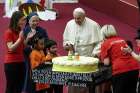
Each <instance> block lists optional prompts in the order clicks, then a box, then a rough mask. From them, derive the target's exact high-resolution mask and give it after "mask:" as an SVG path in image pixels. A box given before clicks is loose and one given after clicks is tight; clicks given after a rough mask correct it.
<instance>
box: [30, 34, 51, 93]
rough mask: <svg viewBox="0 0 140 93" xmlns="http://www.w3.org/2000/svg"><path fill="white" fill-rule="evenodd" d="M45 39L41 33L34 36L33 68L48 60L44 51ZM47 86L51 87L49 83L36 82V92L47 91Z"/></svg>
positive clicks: (44, 92) (31, 61) (31, 60)
mask: <svg viewBox="0 0 140 93" xmlns="http://www.w3.org/2000/svg"><path fill="white" fill-rule="evenodd" d="M44 40H45V39H44V38H43V37H42V36H41V35H39V34H37V35H35V36H34V37H33V43H32V47H33V50H32V52H31V54H30V64H31V69H34V68H36V67H37V66H39V65H40V64H42V63H43V62H45V61H46V57H45V54H44V51H43V50H44V47H45V44H44V43H45V42H44ZM47 88H49V85H48V84H42V83H36V84H35V91H36V92H35V93H46V91H47Z"/></svg>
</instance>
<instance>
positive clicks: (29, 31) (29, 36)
mask: <svg viewBox="0 0 140 93" xmlns="http://www.w3.org/2000/svg"><path fill="white" fill-rule="evenodd" d="M39 21H40V19H39V17H38V15H37V13H35V12H32V13H30V14H29V15H28V16H27V24H26V26H25V28H24V38H25V40H24V41H25V42H24V43H25V45H26V48H25V49H24V57H25V65H26V77H25V78H26V79H25V84H24V88H23V91H28V92H29V93H32V92H33V91H34V90H35V89H34V87H33V86H32V82H31V77H30V64H29V63H30V62H29V55H30V53H31V51H32V47H31V45H32V40H33V36H34V35H36V34H40V35H41V36H42V37H44V38H45V39H46V40H47V39H48V34H47V31H46V30H45V29H43V28H42V27H40V26H39V25H38V24H39Z"/></svg>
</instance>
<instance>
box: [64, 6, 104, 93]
mask: <svg viewBox="0 0 140 93" xmlns="http://www.w3.org/2000/svg"><path fill="white" fill-rule="evenodd" d="M73 17H74V19H72V20H70V21H69V22H67V24H66V27H65V30H64V33H63V47H64V49H65V50H67V51H69V50H72V51H73V52H78V53H79V54H80V56H97V55H98V53H99V46H100V44H99V43H100V41H102V39H103V37H102V34H101V32H100V25H99V24H98V23H97V22H95V21H93V20H92V19H90V18H88V17H86V13H85V11H84V10H83V9H82V8H76V9H74V11H73ZM87 90H88V89H87V88H81V87H69V92H70V93H83V92H84V93H86V92H87ZM85 91H86V92H85Z"/></svg>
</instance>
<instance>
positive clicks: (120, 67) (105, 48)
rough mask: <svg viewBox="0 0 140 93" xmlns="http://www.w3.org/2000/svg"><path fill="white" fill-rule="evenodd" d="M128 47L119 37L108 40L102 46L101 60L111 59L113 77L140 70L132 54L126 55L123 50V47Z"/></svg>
mask: <svg viewBox="0 0 140 93" xmlns="http://www.w3.org/2000/svg"><path fill="white" fill-rule="evenodd" d="M126 46H127V43H126V42H125V40H124V39H122V38H120V37H117V36H116V37H110V38H108V39H106V40H105V41H104V42H103V44H102V45H101V53H100V57H101V60H102V61H103V60H104V59H105V58H107V57H109V58H110V62H111V64H112V74H113V75H116V74H120V73H124V72H127V71H132V70H138V69H139V67H138V62H137V61H136V60H135V59H134V58H133V57H132V56H131V54H129V53H127V54H126V53H124V52H123V51H122V50H121V48H122V47H126Z"/></svg>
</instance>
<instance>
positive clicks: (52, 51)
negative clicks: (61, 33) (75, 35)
mask: <svg viewBox="0 0 140 93" xmlns="http://www.w3.org/2000/svg"><path fill="white" fill-rule="evenodd" d="M46 48H47V55H46V60H47V61H49V62H50V61H52V58H54V57H57V56H58V54H57V43H56V42H55V41H53V40H48V41H46ZM50 89H51V93H63V86H62V85H54V84H52V85H51V86H50ZM53 91H54V92H53Z"/></svg>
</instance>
